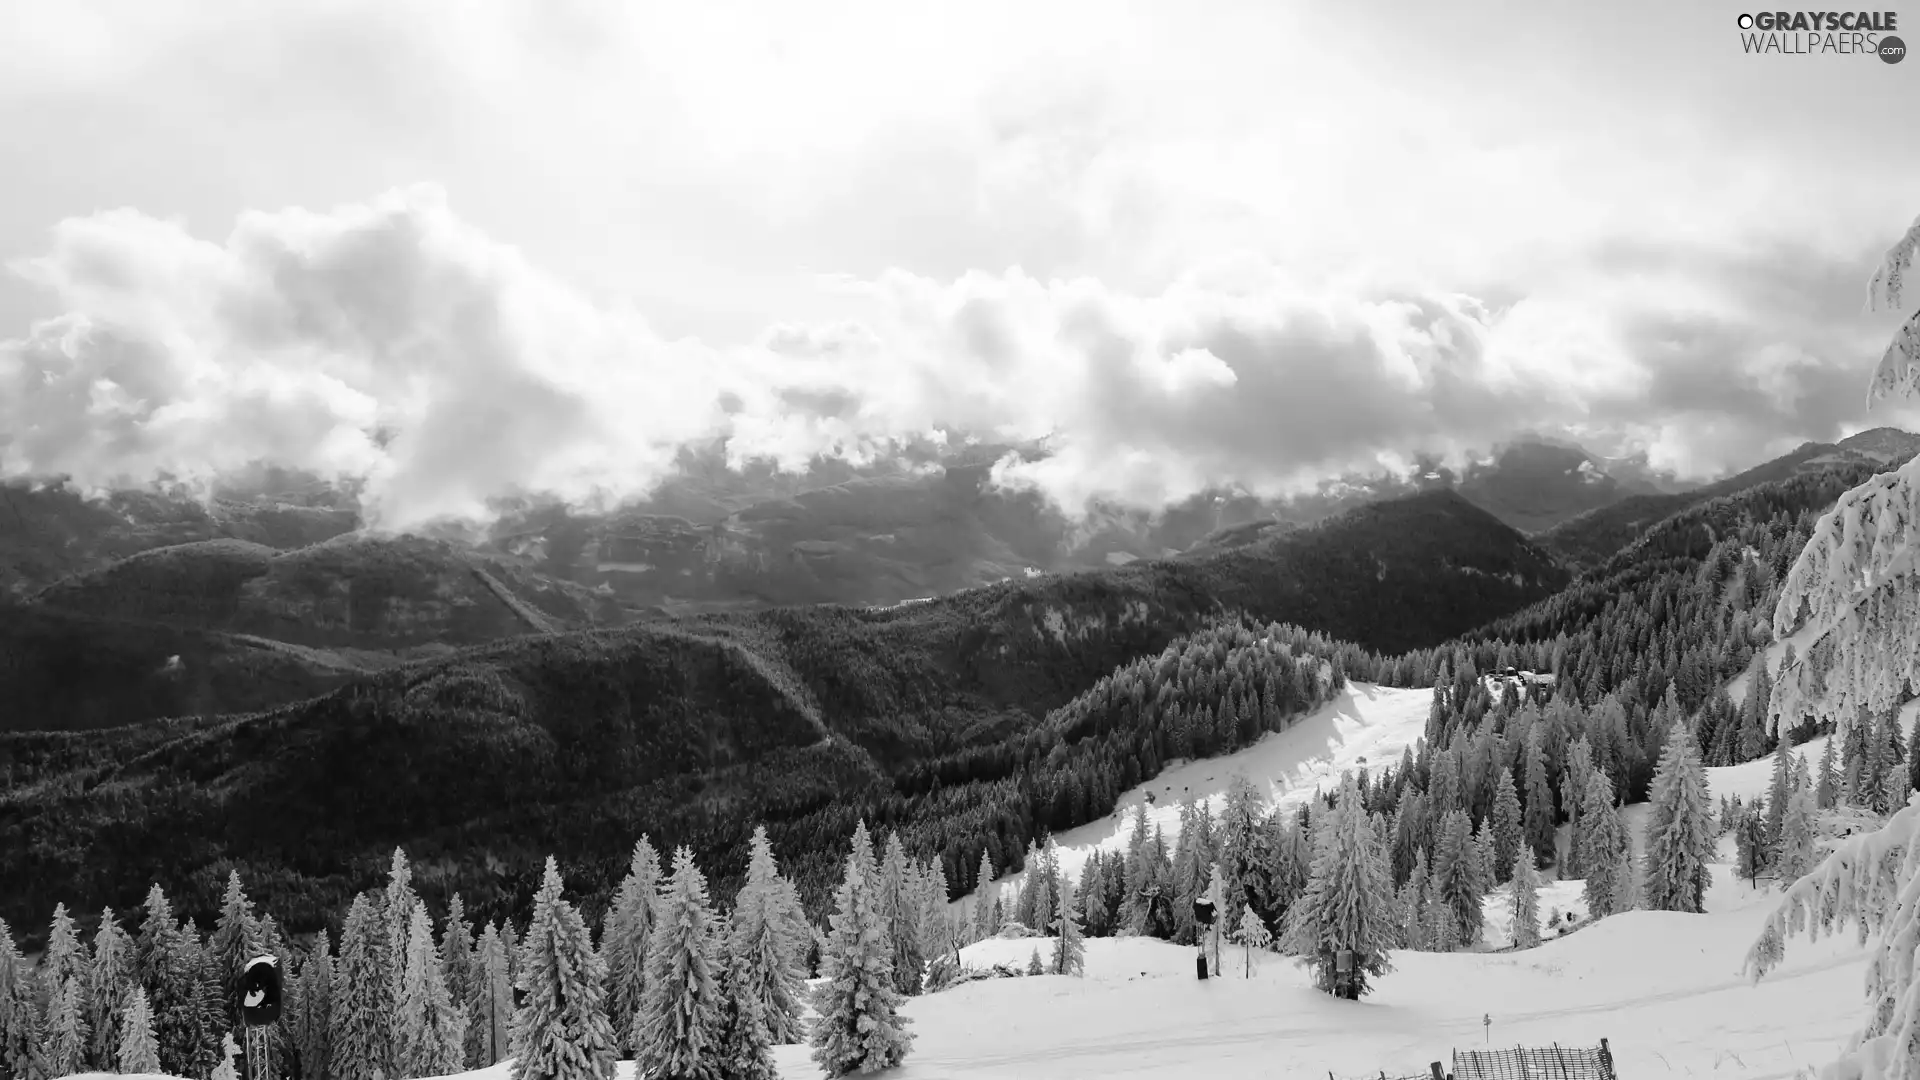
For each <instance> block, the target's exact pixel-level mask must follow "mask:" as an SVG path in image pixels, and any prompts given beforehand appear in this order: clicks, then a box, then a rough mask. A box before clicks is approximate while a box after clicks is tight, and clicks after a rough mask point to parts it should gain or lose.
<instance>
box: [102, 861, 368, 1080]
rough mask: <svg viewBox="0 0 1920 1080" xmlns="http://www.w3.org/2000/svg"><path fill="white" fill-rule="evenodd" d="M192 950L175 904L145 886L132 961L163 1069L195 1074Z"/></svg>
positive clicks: (197, 1030) (198, 1021)
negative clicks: (151, 1018) (175, 915)
mask: <svg viewBox="0 0 1920 1080" xmlns="http://www.w3.org/2000/svg"><path fill="white" fill-rule="evenodd" d="M196 951H197V950H196V948H195V943H194V942H192V941H191V940H189V935H188V933H187V931H186V930H185V929H184V928H183V927H181V925H180V924H179V923H178V922H176V921H175V920H174V917H173V905H172V903H171V902H170V901H168V899H167V896H166V894H165V893H164V892H162V891H160V886H158V885H155V886H153V887H152V888H151V889H149V890H147V900H146V907H145V913H144V917H143V918H142V920H141V923H140V935H139V937H138V938H137V939H136V941H135V945H134V957H135V960H134V966H135V968H136V970H137V971H138V975H139V981H140V985H141V987H143V988H144V989H145V990H146V992H147V1004H148V1007H149V1008H150V1009H151V1010H152V1012H153V1030H154V1036H155V1038H157V1039H158V1040H159V1043H160V1068H161V1071H163V1072H167V1073H170V1074H172V1075H174V1076H192V1075H195V1069H196V1066H195V1061H196V1059H197V1058H199V1057H200V1052H201V1047H200V1043H201V1027H202V1015H201V1009H202V1002H201V995H200V984H199V974H198V970H197V960H196V956H195V953H196ZM343 1080H355V1078H352V1077H343Z"/></svg>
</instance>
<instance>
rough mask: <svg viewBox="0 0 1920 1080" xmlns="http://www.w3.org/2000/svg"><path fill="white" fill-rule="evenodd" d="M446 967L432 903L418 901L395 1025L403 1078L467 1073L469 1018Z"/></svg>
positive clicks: (409, 930)
mask: <svg viewBox="0 0 1920 1080" xmlns="http://www.w3.org/2000/svg"><path fill="white" fill-rule="evenodd" d="M442 963H443V961H442V959H441V956H440V950H439V948H438V947H437V946H435V944H434V941H433V920H432V919H430V918H428V916H427V905H426V904H425V903H423V902H421V901H419V900H415V901H414V902H413V918H412V919H411V920H409V923H408V926H407V963H406V968H405V971H406V977H405V978H403V979H402V980H401V982H400V1000H399V1001H398V1003H397V1005H396V1008H397V1010H398V1012H397V1015H396V1017H395V1024H394V1036H395V1038H396V1040H397V1041H398V1046H397V1048H396V1052H397V1054H398V1057H399V1062H400V1072H399V1077H400V1078H401V1080H406V1078H409V1077H423V1076H446V1075H449V1074H451V1073H456V1072H459V1071H461V1068H460V1066H461V1063H462V1059H463V1057H464V1054H463V1053H462V1051H463V1050H464V1049H465V1043H466V1038H467V1031H466V1017H465V1014H464V1013H463V1012H461V1011H457V1010H455V1009H454V1006H453V997H452V995H451V994H449V993H448V991H447V984H446V979H445V976H444V975H443V974H442V966H441V965H442Z"/></svg>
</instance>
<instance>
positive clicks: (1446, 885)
mask: <svg viewBox="0 0 1920 1080" xmlns="http://www.w3.org/2000/svg"><path fill="white" fill-rule="evenodd" d="M1468 830H1469V826H1468V824H1467V812H1466V811H1465V810H1458V809H1455V810H1449V811H1447V815H1446V817H1445V818H1444V819H1443V820H1442V824H1441V832H1440V837H1439V839H1438V842H1437V844H1436V847H1435V850H1434V856H1433V889H1434V895H1435V899H1436V900H1438V901H1439V902H1440V903H1441V905H1443V906H1444V907H1445V908H1446V909H1447V911H1448V913H1449V914H1451V915H1452V917H1453V929H1452V932H1451V933H1450V934H1449V935H1448V936H1447V941H1448V942H1450V943H1451V944H1452V946H1454V947H1457V946H1463V945H1471V944H1473V943H1474V942H1475V941H1478V940H1479V936H1480V927H1481V923H1482V921H1483V920H1484V918H1485V914H1484V911H1483V908H1482V899H1483V897H1484V896H1485V895H1486V894H1485V893H1484V892H1482V891H1481V880H1480V872H1479V867H1478V863H1479V858H1478V852H1477V849H1476V848H1475V847H1474V845H1473V838H1472V834H1471V833H1470V832H1469V831H1468ZM1523 846H1526V845H1523ZM1527 850H1528V852H1532V850H1533V849H1532V847H1531V846H1527Z"/></svg>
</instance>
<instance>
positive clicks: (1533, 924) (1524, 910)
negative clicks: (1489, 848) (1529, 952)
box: [1511, 851, 1540, 949]
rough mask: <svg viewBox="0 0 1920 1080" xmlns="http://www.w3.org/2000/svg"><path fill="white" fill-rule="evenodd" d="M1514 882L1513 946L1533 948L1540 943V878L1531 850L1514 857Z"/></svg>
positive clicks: (1512, 910) (1512, 912) (1512, 911)
mask: <svg viewBox="0 0 1920 1080" xmlns="http://www.w3.org/2000/svg"><path fill="white" fill-rule="evenodd" d="M1512 884H1513V895H1512V908H1511V914H1512V916H1513V946H1514V948H1516V949H1531V948H1533V947H1534V946H1535V945H1538V944H1540V879H1539V875H1538V874H1537V873H1536V872H1535V871H1534V869H1533V859H1532V858H1531V853H1530V852H1525V851H1523V852H1520V853H1519V854H1518V855H1516V856H1515V857H1514V861H1513V878H1512Z"/></svg>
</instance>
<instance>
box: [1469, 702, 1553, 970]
mask: <svg viewBox="0 0 1920 1080" xmlns="http://www.w3.org/2000/svg"><path fill="white" fill-rule="evenodd" d="M1544 740H1545V725H1543V724H1534V725H1532V726H1530V727H1529V728H1528V729H1527V748H1526V756H1525V758H1524V761H1525V767H1526V784H1527V799H1526V807H1525V810H1524V811H1523V828H1524V831H1525V833H1526V842H1527V845H1528V846H1529V847H1530V848H1532V849H1533V856H1534V859H1535V860H1536V862H1535V865H1536V866H1540V865H1545V864H1547V863H1550V862H1552V861H1553V842H1554V836H1555V835H1556V833H1555V826H1556V823H1557V819H1556V818H1555V817H1554V806H1553V788H1552V786H1551V785H1550V784H1548V782H1547V754H1546V743H1545V741H1544ZM1469 940H1471V938H1469Z"/></svg>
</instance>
